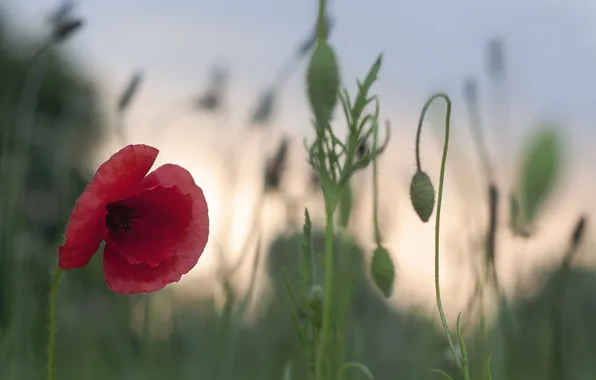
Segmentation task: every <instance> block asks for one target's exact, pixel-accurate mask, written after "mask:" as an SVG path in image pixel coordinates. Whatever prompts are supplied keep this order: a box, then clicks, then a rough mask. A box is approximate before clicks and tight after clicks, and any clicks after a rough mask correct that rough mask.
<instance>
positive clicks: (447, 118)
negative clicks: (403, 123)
mask: <svg viewBox="0 0 596 380" xmlns="http://www.w3.org/2000/svg"><path fill="white" fill-rule="evenodd" d="M437 98H443V99H444V100H445V102H446V103H447V113H446V116H445V142H444V145H443V157H442V159H441V172H440V176H439V194H438V196H437V216H436V222H435V296H436V298H437V308H438V309H439V314H440V316H441V324H442V325H443V329H444V330H445V335H447V341H448V342H449V348H450V350H451V353H452V354H453V358H454V359H455V361H456V363H457V366H458V367H459V369H460V370H461V372H462V374H463V376H464V379H465V380H469V378H470V375H469V370H468V365H467V363H466V362H464V363H465V365H464V364H462V361H461V360H460V359H459V356H458V354H457V351H456V350H455V344H454V343H453V338H452V337H451V331H450V329H449V325H448V324H447V318H446V317H445V311H444V310H443V303H442V301H441V282H440V272H439V268H440V254H439V240H440V222H441V206H442V204H443V185H444V182H445V167H446V165H447V150H448V148H449V129H450V122H451V99H449V96H447V95H446V94H444V93H438V94H435V95H433V96H431V97H430V98H429V99H428V100H427V101H426V103H425V104H424V107H423V108H422V112H421V114H420V120H419V121H418V130H417V133H416V166H417V168H418V170H421V167H420V134H421V131H422V123H423V121H424V116H425V115H426V112H427V110H428V108H429V107H430V105H431V104H432V102H433V101H434V100H435V99H437Z"/></svg>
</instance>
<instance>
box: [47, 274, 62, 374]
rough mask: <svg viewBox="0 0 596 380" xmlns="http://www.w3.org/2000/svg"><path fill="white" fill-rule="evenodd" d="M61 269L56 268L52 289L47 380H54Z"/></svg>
mask: <svg viewBox="0 0 596 380" xmlns="http://www.w3.org/2000/svg"><path fill="white" fill-rule="evenodd" d="M61 272H62V271H61V270H60V268H56V271H55V272H54V276H53V278H52V287H51V288H50V314H49V318H50V337H49V340H48V366H47V367H48V368H47V369H48V373H47V380H53V379H54V356H55V346H56V293H57V291H58V283H59V282H60V273H61Z"/></svg>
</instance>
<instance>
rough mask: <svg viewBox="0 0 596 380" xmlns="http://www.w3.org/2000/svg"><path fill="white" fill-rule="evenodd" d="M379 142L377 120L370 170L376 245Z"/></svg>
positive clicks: (379, 232) (379, 235) (377, 236)
mask: <svg viewBox="0 0 596 380" xmlns="http://www.w3.org/2000/svg"><path fill="white" fill-rule="evenodd" d="M378 143H379V128H378V125H377V122H376V121H375V122H374V124H373V149H372V151H373V152H375V154H373V159H372V172H373V174H372V175H373V222H374V228H375V242H376V244H377V246H380V245H381V240H382V238H381V228H380V227H379V174H378V172H377V159H378V157H377V156H378V155H377V154H376V152H377V149H378Z"/></svg>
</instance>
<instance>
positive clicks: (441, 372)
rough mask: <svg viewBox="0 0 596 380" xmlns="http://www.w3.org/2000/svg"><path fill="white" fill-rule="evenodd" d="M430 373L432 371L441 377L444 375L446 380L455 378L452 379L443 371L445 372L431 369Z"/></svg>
mask: <svg viewBox="0 0 596 380" xmlns="http://www.w3.org/2000/svg"><path fill="white" fill-rule="evenodd" d="M430 371H431V372H435V373H438V374H440V375H443V377H445V378H446V379H448V380H453V378H452V377H451V376H449V375H448V374H447V372H445V371H443V370H441V369H431V370H430Z"/></svg>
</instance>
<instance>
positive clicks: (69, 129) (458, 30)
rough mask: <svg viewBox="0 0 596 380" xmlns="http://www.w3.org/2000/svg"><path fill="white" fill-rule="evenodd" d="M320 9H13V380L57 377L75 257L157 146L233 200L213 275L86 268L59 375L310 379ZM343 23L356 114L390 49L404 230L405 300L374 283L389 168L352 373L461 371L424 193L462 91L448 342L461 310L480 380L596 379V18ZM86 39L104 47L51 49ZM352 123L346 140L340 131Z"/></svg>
mask: <svg viewBox="0 0 596 380" xmlns="http://www.w3.org/2000/svg"><path fill="white" fill-rule="evenodd" d="M316 6H317V4H316V2H315V1H294V2H275V1H271V0H253V1H250V2H241V1H219V2H216V1H207V0H202V1H198V0H197V1H189V0H171V1H169V2H164V1H161V2H160V1H147V0H146V1H140V0H127V1H114V0H106V1H102V2H99V1H95V2H92V1H78V2H72V3H69V2H60V1H54V0H3V1H2V2H1V3H0V128H1V129H0V137H1V138H2V145H1V150H0V154H1V162H0V184H1V189H2V191H1V192H0V207H1V211H0V244H2V245H1V246H0V380H4V379H7V380H8V379H10V380H12V379H19V380H20V379H38V378H40V377H41V376H42V375H43V373H44V371H45V360H46V356H45V342H46V339H47V338H46V337H47V323H48V321H47V306H48V305H47V294H48V290H49V285H50V273H51V270H52V269H53V268H54V265H55V260H56V250H57V245H58V244H60V243H61V241H62V238H63V231H64V227H65V225H66V222H67V220H68V216H69V214H70V212H71V210H72V207H73V204H74V201H75V200H76V198H77V197H78V195H79V194H80V193H81V192H82V190H83V189H84V186H85V185H86V183H87V182H88V181H89V179H90V178H91V176H92V175H93V172H94V171H95V169H96V168H97V167H98V165H99V164H100V163H101V162H103V161H105V160H106V159H107V158H108V157H109V156H110V155H111V154H113V153H114V152H116V151H117V150H119V149H120V148H122V147H123V146H124V145H127V144H130V143H146V144H150V145H153V146H155V147H157V148H159V149H160V155H159V157H158V161H157V163H156V166H157V165H161V164H163V163H166V162H172V163H176V164H179V165H182V166H184V167H186V168H187V169H189V171H190V172H191V173H192V174H193V177H194V179H195V181H196V182H197V184H198V185H199V186H201V187H202V188H203V190H204V192H205V195H206V197H207V201H208V203H209V208H210V220H211V226H212V227H211V235H210V240H209V243H208V245H207V248H206V250H205V252H204V253H203V256H202V257H201V259H200V260H199V263H198V264H197V266H196V267H195V269H194V270H193V271H192V272H191V273H190V274H188V275H187V276H185V277H184V278H183V279H182V280H181V281H180V282H179V283H177V284H172V285H170V286H168V287H167V288H166V289H165V290H164V291H163V292H160V293H157V294H152V295H138V296H122V295H116V294H112V293H110V292H109V291H108V290H107V288H106V286H105V284H104V282H103V278H102V271H101V257H100V255H96V257H95V258H94V259H93V260H92V262H91V265H89V266H88V267H86V268H83V269H80V270H76V271H71V272H68V273H66V275H65V276H64V278H63V280H62V283H61V287H60V291H59V303H58V338H57V361H58V363H57V371H58V372H57V378H59V379H81V378H82V379H108V378H112V379H158V378H159V379H163V378H164V377H168V378H172V379H222V380H223V379H281V378H283V379H289V378H292V379H296V378H304V377H305V374H306V371H307V365H306V361H305V358H304V353H303V351H302V348H301V346H300V345H299V343H298V339H297V333H296V331H295V330H294V326H293V324H292V320H291V317H290V310H289V307H288V303H287V295H286V294H285V289H284V286H283V279H282V277H281V269H282V268H286V269H289V270H291V269H292V268H294V267H296V266H297V260H298V254H299V251H300V246H299V243H300V234H301V229H302V224H303V221H304V207H308V210H309V212H310V215H311V217H312V219H313V224H314V225H315V227H316V229H317V230H318V229H319V228H321V227H322V226H323V217H324V213H323V204H322V196H321V192H320V188H319V185H318V182H317V178H316V176H315V175H313V172H312V170H311V168H310V167H309V166H308V164H307V162H306V158H307V157H306V154H305V153H306V152H305V148H304V145H303V139H305V138H306V139H312V138H313V128H312V125H311V112H310V109H309V106H308V101H307V98H306V91H305V79H304V75H305V70H306V65H307V62H308V59H309V56H310V51H311V48H312V36H313V31H314V24H315V19H316ZM329 17H330V21H331V23H332V29H331V35H330V41H331V43H332V44H333V46H334V47H335V48H336V52H337V54H338V56H339V60H340V68H341V77H342V80H343V85H344V86H345V87H346V88H347V90H348V91H349V93H350V94H352V95H353V96H355V94H356V92H355V91H356V90H357V86H356V80H357V79H362V78H364V76H365V75H366V73H367V71H368V69H369V68H370V66H371V65H372V64H373V62H374V61H375V59H376V58H377V56H378V55H379V54H381V53H382V54H383V65H382V69H381V73H380V76H379V81H378V83H376V84H375V86H374V87H373V93H375V94H378V96H379V98H380V101H381V103H380V104H381V117H382V119H387V120H389V121H390V124H391V128H390V130H391V138H390V143H389V146H388V148H387V150H386V152H385V153H384V155H383V156H382V159H381V160H380V162H379V174H380V176H379V177H380V189H381V190H380V205H381V215H380V218H381V226H382V230H383V234H384V237H385V245H386V247H387V248H388V249H389V251H390V252H391V254H392V256H393V257H394V260H395V265H396V286H395V290H394V292H393V295H392V296H391V297H390V299H384V298H383V297H382V296H381V295H380V293H379V292H378V291H377V290H376V289H375V288H374V287H373V286H372V285H371V283H370V281H369V277H370V275H369V262H370V256H371V253H372V250H373V249H374V240H373V233H372V232H373V228H372V192H371V189H372V182H371V177H372V176H371V170H370V169H366V170H364V171H362V172H360V173H358V174H357V175H356V176H355V177H354V179H353V181H352V183H351V189H352V191H351V198H350V199H349V201H347V202H346V203H345V204H343V205H342V210H341V213H340V214H341V215H342V216H343V215H347V216H346V218H345V219H342V217H341V216H340V219H341V220H339V221H338V223H339V225H340V226H341V228H340V234H339V235H338V237H337V239H338V244H337V249H338V252H337V253H338V255H339V257H340V258H342V260H343V261H344V262H345V263H346V267H349V269H348V270H346V271H345V273H346V275H349V276H350V277H345V278H344V277H340V281H344V282H341V283H340V286H338V287H336V292H337V293H338V294H339V295H338V296H337V297H338V299H339V298H342V299H343V298H345V299H348V300H349V305H350V306H349V309H348V310H349V318H347V322H346V323H347V326H349V327H348V331H349V332H350V333H349V336H348V339H347V341H346V344H345V345H346V347H345V348H344V350H345V355H346V357H347V358H349V359H350V360H358V361H361V362H363V363H365V364H367V365H368V366H369V367H370V369H371V371H372V373H373V374H374V375H375V378H376V379H427V378H428V379H431V378H435V377H437V376H438V375H437V374H434V373H431V372H430V370H431V369H433V368H442V369H444V370H446V371H448V372H450V373H452V374H453V376H455V375H456V371H455V366H454V363H453V362H452V361H451V360H450V358H449V356H448V355H447V342H446V339H445V337H444V335H443V334H442V332H441V329H440V325H439V324H438V318H437V317H438V313H437V312H436V304H435V298H434V284H433V276H434V267H433V259H434V256H433V255H434V251H433V247H434V242H433V236H434V217H433V218H432V219H433V221H432V222H431V223H427V224H423V223H422V222H420V220H419V219H418V218H417V216H416V214H415V212H413V209H412V207H411V204H410V200H409V194H408V192H409V185H410V180H411V177H412V175H413V174H414V172H415V169H416V167H415V159H414V138H415V130H416V123H417V119H418V117H419V113H420V110H421V107H422V105H423V104H424V101H425V100H426V99H427V97H428V96H429V95H431V94H432V93H434V92H436V91H445V92H447V93H448V94H449V95H450V96H451V98H452V100H453V107H454V108H453V115H452V131H451V145H450V151H449V161H448V171H447V177H446V189H445V199H444V211H443V214H442V215H443V216H442V237H441V242H440V243H441V248H442V260H443V261H442V268H441V270H442V280H441V284H442V289H443V303H444V307H445V310H446V313H447V317H448V319H449V320H450V322H452V323H454V321H455V319H456V317H457V313H458V312H460V311H461V312H463V317H462V318H463V320H464V335H465V336H466V339H467V341H469V343H468V345H469V347H468V350H469V351H470V355H471V360H472V364H473V368H472V369H473V373H474V378H477V377H480V376H484V367H485V363H486V358H487V356H488V354H491V355H492V368H493V379H545V378H548V379H552V380H555V379H594V378H596V362H594V361H593V359H592V358H593V357H594V355H596V327H595V325H594V322H593V321H594V320H596V277H595V276H594V273H593V266H594V262H595V260H594V258H596V255H595V252H594V248H595V247H594V244H593V231H594V228H593V226H592V223H591V218H592V215H593V214H594V211H596V205H595V203H594V194H595V191H596V176H595V175H594V164H593V163H594V162H595V160H596V153H595V152H594V151H593V150H592V146H593V145H594V143H595V142H596V130H595V129H594V127H593V126H594V125H596V111H595V108H594V106H593V104H595V102H596V86H595V85H594V84H595V83H596V78H595V77H594V75H593V71H594V68H596V27H595V26H594V23H593V20H594V18H595V17H596V3H591V2H587V1H582V0H567V1H544V0H516V1H513V0H506V1H499V2H496V1H485V0H482V1H471V0H456V1H450V2H441V1H437V0H418V1H409V2H392V1H387V0H375V1H368V2H365V1H360V2H358V1H353V2H351V3H349V2H338V1H332V2H330V15H329ZM79 19H80V20H82V21H83V22H84V25H83V27H82V28H81V29H80V30H77V31H76V33H73V35H72V36H69V37H68V38H64V39H63V40H60V41H58V42H54V43H52V44H48V43H47V41H48V39H49V38H51V36H52V35H54V36H55V35H56V34H55V33H56V30H57V28H58V27H59V26H60V25H61V24H60V22H64V20H66V21H68V20H79ZM52 33H54V34H52ZM445 110H446V109H445V106H444V105H443V104H442V103H440V102H437V103H436V104H434V105H433V106H432V107H431V115H430V116H429V118H428V119H427V122H426V123H425V128H426V129H425V130H424V131H423V139H422V147H421V150H422V160H423V167H424V168H425V171H427V172H428V173H429V175H430V176H431V178H432V179H433V182H434V183H435V185H437V184H438V173H439V166H440V154H441V147H442V140H443V137H444V131H443V128H444V114H445ZM334 123H335V125H336V126H335V125H334V127H335V128H337V130H338V131H342V130H345V120H343V115H342V113H341V112H340V111H338V112H336V116H335V121H334ZM339 133H340V134H341V132H339ZM309 141H310V140H309ZM491 186H492V188H493V189H496V191H497V193H498V199H499V201H498V202H496V204H495V205H496V206H495V208H494V209H495V210H496V211H492V212H491V211H489V210H490V207H489V206H490V205H491V202H490V197H489V196H488V194H489V193H488V189H489V188H490V187H491ZM520 208H522V209H524V210H525V212H526V216H525V218H523V217H520V216H519V214H520V211H519V209H520ZM491 215H492V216H494V215H498V218H497V220H496V222H495V223H492V224H491V223H489V220H490V218H489V217H490V216H491ZM319 240H321V239H319V238H317V242H318V243H317V244H320V241H319ZM487 241H488V243H487ZM491 242H492V243H491ZM344 285H345V286H344ZM348 285H349V286H348ZM348 288H349V290H346V289H348ZM340 293H341V294H340ZM345 378H354V379H359V378H364V377H363V375H362V374H360V373H358V372H357V371H354V373H350V372H349V371H348V372H346V374H345ZM454 378H456V377H454Z"/></svg>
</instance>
